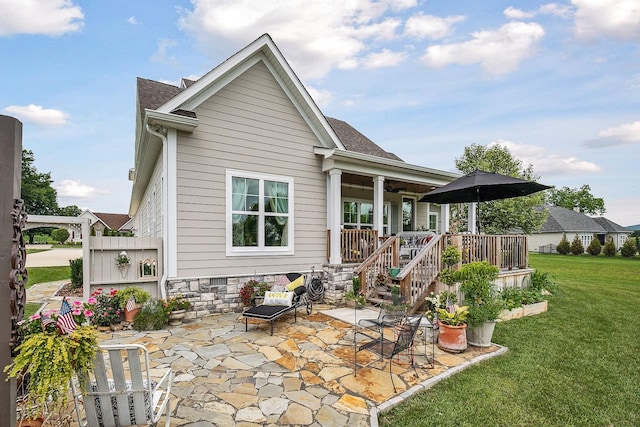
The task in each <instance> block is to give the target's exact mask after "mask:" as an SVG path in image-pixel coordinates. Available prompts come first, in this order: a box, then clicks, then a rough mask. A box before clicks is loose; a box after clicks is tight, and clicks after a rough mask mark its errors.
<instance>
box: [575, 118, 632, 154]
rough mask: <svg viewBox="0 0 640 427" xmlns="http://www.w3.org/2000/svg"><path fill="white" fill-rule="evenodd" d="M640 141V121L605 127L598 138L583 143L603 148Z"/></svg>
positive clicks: (591, 146)
mask: <svg viewBox="0 0 640 427" xmlns="http://www.w3.org/2000/svg"><path fill="white" fill-rule="evenodd" d="M638 143H640V121H638V122H632V123H625V124H622V125H620V126H616V127H613V128H609V129H605V130H603V131H601V132H599V133H598V137H597V138H595V139H592V140H589V141H585V142H583V144H582V145H584V146H586V147H590V148H603V147H611V146H614V145H630V144H638Z"/></svg>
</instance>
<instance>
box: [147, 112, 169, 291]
mask: <svg viewBox="0 0 640 427" xmlns="http://www.w3.org/2000/svg"><path fill="white" fill-rule="evenodd" d="M146 127H147V132H149V133H150V134H151V135H154V136H157V137H158V138H160V140H161V141H162V190H161V191H162V246H163V250H162V265H163V269H162V277H161V278H160V298H161V299H165V298H166V297H167V290H166V285H167V277H168V275H169V273H168V272H169V251H168V250H167V248H168V240H169V227H168V225H169V224H168V223H167V215H168V210H169V204H168V202H167V185H168V184H167V173H168V171H167V169H168V160H167V151H168V150H167V145H168V141H167V136H166V135H165V133H166V129H162V131H163V132H165V133H162V132H158V131H156V130H154V129H152V128H151V126H150V125H149V124H148V123H147V125H146ZM156 127H157V128H158V129H161V128H160V126H156Z"/></svg>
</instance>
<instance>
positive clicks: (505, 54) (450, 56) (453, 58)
mask: <svg viewBox="0 0 640 427" xmlns="http://www.w3.org/2000/svg"><path fill="white" fill-rule="evenodd" d="M471 35H472V36H473V38H472V39H471V40H469V41H466V42H463V43H452V44H441V45H433V46H429V47H428V48H427V50H426V53H425V55H424V56H423V57H422V60H423V62H424V63H425V64H426V65H427V66H429V67H433V68H442V67H446V66H447V65H451V64H462V65H469V64H475V63H479V64H481V65H482V68H484V69H485V70H486V71H487V72H489V73H490V74H504V73H508V72H510V71H513V70H515V69H516V68H517V67H518V65H519V64H520V62H522V61H523V60H524V59H525V58H527V57H529V56H530V55H531V52H532V51H533V49H534V48H535V43H536V42H537V41H538V40H540V39H541V38H542V37H543V36H544V30H543V29H542V27H541V26H540V25H538V24H536V23H524V22H510V23H508V24H505V25H503V26H502V27H500V28H499V29H497V30H494V31H478V32H475V33H472V34H471Z"/></svg>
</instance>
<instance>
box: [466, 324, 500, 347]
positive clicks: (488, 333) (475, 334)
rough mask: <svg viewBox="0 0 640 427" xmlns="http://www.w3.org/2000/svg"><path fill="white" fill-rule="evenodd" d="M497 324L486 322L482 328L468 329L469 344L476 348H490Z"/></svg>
mask: <svg viewBox="0 0 640 427" xmlns="http://www.w3.org/2000/svg"><path fill="white" fill-rule="evenodd" d="M495 327H496V322H495V321H493V322H484V323H483V324H482V325H480V326H476V327H473V328H472V327H468V328H467V342H468V343H469V344H471V345H473V346H476V347H489V346H490V345H491V338H493V330H494V329H495Z"/></svg>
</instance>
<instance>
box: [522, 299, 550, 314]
mask: <svg viewBox="0 0 640 427" xmlns="http://www.w3.org/2000/svg"><path fill="white" fill-rule="evenodd" d="M522 308H523V309H524V315H525V316H533V315H535V314H540V313H544V312H545V311H547V301H546V300H545V301H541V302H537V303H535V304H527V305H523V306H522Z"/></svg>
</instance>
